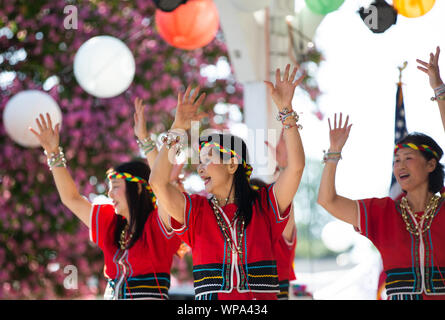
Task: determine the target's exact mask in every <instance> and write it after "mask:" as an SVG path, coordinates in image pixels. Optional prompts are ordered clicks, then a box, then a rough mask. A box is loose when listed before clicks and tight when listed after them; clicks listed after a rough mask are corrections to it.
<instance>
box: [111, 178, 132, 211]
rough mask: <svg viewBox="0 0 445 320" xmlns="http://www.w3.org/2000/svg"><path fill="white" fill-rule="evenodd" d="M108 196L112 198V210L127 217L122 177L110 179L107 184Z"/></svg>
mask: <svg viewBox="0 0 445 320" xmlns="http://www.w3.org/2000/svg"><path fill="white" fill-rule="evenodd" d="M108 188H109V189H108V197H109V198H110V199H111V200H113V206H114V210H115V212H116V213H117V214H119V215H121V216H123V217H125V218H127V220H128V216H129V210H128V203H127V197H126V193H125V192H126V185H125V180H123V179H110V181H109V184H108Z"/></svg>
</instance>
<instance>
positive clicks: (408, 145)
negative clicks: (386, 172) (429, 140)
mask: <svg viewBox="0 0 445 320" xmlns="http://www.w3.org/2000/svg"><path fill="white" fill-rule="evenodd" d="M400 148H411V149H414V150H420V151H426V152H429V153H431V154H433V155H434V157H435V158H436V159H437V160H439V155H438V154H437V152H436V151H434V150H433V149H431V147H430V146H427V145H426V144H421V145H417V144H414V143H399V144H396V146H395V147H394V154H396V152H397V150H399V149H400Z"/></svg>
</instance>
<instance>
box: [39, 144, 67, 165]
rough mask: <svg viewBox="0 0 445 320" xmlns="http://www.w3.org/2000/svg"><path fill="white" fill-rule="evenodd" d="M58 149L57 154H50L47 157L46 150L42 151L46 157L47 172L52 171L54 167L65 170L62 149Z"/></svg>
mask: <svg viewBox="0 0 445 320" xmlns="http://www.w3.org/2000/svg"><path fill="white" fill-rule="evenodd" d="M58 149H59V152H58V153H54V152H52V153H50V154H49V155H48V153H47V152H46V150H44V151H43V153H44V154H45V155H46V157H47V164H48V167H49V170H52V169H53V168H54V167H64V168H66V158H65V154H64V153H63V149H62V147H59V148H58Z"/></svg>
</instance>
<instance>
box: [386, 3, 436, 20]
mask: <svg viewBox="0 0 445 320" xmlns="http://www.w3.org/2000/svg"><path fill="white" fill-rule="evenodd" d="M435 2H436V0H394V1H393V6H394V8H395V9H396V10H397V12H398V13H399V14H401V15H402V16H405V17H408V18H417V17H420V16H423V15H424V14H425V13H427V12H428V11H430V10H431V8H432V7H433V6H434V3H435Z"/></svg>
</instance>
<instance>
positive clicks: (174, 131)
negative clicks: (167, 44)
mask: <svg viewBox="0 0 445 320" xmlns="http://www.w3.org/2000/svg"><path fill="white" fill-rule="evenodd" d="M191 90H192V88H191V86H189V87H188V88H187V90H186V92H185V94H184V95H183V94H182V93H179V94H178V105H177V108H176V114H175V120H174V122H173V125H172V128H171V129H170V130H169V133H168V137H170V139H171V140H174V139H175V137H176V136H178V135H181V134H185V133H186V130H188V129H189V128H190V127H191V122H192V121H199V120H200V119H202V118H203V117H205V116H206V115H207V114H205V113H198V111H197V110H198V107H199V106H200V105H201V103H202V102H203V101H204V98H205V94H201V95H200V96H199V98H198V99H196V98H197V96H198V94H199V88H196V89H195V91H194V93H193V94H190V93H191ZM167 145H169V142H168V141H167V142H166V143H164V145H163V146H162V148H161V150H160V151H159V154H158V156H157V157H156V160H155V162H154V165H153V167H152V169H151V174H150V185H151V187H152V188H153V191H154V193H155V195H156V197H157V199H158V202H159V205H160V206H162V207H163V208H164V209H165V210H166V211H167V213H168V214H169V215H170V216H171V217H173V218H174V219H175V220H176V221H177V222H179V223H181V224H183V223H184V209H185V201H184V196H183V194H182V192H181V191H180V190H179V189H178V188H177V187H175V186H174V185H173V184H172V183H171V181H170V176H171V171H172V168H173V163H172V162H173V161H171V159H173V157H174V153H175V152H176V148H175V146H174V144H170V146H171V148H169V149H167ZM169 153H170V156H169Z"/></svg>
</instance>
